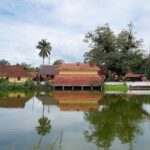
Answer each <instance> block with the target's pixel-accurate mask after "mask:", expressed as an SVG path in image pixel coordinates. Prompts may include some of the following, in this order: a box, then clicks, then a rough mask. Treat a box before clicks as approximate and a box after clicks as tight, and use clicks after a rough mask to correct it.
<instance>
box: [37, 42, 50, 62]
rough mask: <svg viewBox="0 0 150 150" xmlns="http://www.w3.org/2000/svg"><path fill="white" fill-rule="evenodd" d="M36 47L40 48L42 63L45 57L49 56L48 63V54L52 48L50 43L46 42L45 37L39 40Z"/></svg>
mask: <svg viewBox="0 0 150 150" xmlns="http://www.w3.org/2000/svg"><path fill="white" fill-rule="evenodd" d="M36 48H37V49H39V50H40V52H39V56H40V57H42V59H43V65H44V59H45V58H46V57H49V63H50V54H51V50H52V47H51V44H50V43H49V42H47V40H46V39H42V40H41V41H39V42H38V45H37V46H36Z"/></svg>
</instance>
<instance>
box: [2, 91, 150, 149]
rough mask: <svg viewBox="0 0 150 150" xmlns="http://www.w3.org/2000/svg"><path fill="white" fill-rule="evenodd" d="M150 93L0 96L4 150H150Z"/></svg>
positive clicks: (15, 93)
mask: <svg viewBox="0 0 150 150" xmlns="http://www.w3.org/2000/svg"><path fill="white" fill-rule="evenodd" d="M149 133H150V95H149V94H147V95H146V94H144V95H143V94H136V93H130V92H129V93H128V94H124V93H118V94H112V93H108V94H104V93H100V92H91V91H74V92H71V91H54V92H50V93H45V92H39V93H36V92H35V93H30V92H0V150H99V149H105V150H129V149H130V150H141V149H142V150H148V149H149V147H150V142H149V141H150V134H149Z"/></svg>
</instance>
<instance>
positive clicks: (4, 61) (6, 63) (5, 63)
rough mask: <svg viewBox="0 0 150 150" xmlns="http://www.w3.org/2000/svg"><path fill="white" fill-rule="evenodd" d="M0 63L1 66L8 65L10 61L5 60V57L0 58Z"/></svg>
mask: <svg viewBox="0 0 150 150" xmlns="http://www.w3.org/2000/svg"><path fill="white" fill-rule="evenodd" d="M0 65H2V66H9V65H10V63H9V62H8V61H7V60H5V59H1V60H0Z"/></svg>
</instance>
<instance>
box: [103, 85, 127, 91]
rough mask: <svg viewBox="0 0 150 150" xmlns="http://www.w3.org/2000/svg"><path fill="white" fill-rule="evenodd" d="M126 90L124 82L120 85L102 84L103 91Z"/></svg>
mask: <svg viewBox="0 0 150 150" xmlns="http://www.w3.org/2000/svg"><path fill="white" fill-rule="evenodd" d="M127 90H128V87H127V85H126V84H121V85H119V84H118V85H104V91H122V92H126V91H127Z"/></svg>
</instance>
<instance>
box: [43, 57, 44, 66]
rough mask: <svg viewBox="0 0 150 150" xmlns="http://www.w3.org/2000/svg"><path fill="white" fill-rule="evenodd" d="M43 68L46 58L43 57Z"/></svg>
mask: <svg viewBox="0 0 150 150" xmlns="http://www.w3.org/2000/svg"><path fill="white" fill-rule="evenodd" d="M43 66H44V57H43Z"/></svg>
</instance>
